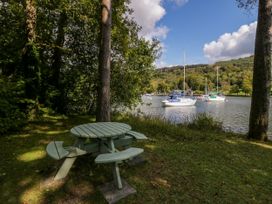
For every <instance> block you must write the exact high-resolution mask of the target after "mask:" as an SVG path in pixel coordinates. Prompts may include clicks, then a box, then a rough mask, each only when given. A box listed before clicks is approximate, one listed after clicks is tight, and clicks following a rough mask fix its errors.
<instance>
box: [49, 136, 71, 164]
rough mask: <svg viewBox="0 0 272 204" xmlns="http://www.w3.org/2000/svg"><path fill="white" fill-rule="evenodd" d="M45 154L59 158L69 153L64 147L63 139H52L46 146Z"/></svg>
mask: <svg viewBox="0 0 272 204" xmlns="http://www.w3.org/2000/svg"><path fill="white" fill-rule="evenodd" d="M46 152H47V154H48V155H49V156H50V157H52V158H53V159H56V160H60V159H62V158H64V157H66V156H68V155H69V153H70V152H69V151H67V150H66V149H64V147H63V141H52V142H50V143H49V144H48V145H47V147H46Z"/></svg>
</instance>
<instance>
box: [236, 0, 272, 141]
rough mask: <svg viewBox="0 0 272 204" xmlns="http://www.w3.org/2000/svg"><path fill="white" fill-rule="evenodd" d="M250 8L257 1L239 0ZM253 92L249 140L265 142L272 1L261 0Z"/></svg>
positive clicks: (271, 49)
mask: <svg viewBox="0 0 272 204" xmlns="http://www.w3.org/2000/svg"><path fill="white" fill-rule="evenodd" d="M238 2H239V3H240V4H239V5H240V6H243V7H247V8H250V7H252V6H254V4H255V3H257V0H238ZM254 55H255V57H254V67H253V92H252V101H251V110H250V119H249V132H248V138H251V139H257V140H262V141H265V140H267V130H268V122H269V106H270V91H271V68H272V0H259V8H258V25H257V31H256V40H255V54H254Z"/></svg>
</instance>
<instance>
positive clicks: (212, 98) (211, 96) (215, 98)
mask: <svg viewBox="0 0 272 204" xmlns="http://www.w3.org/2000/svg"><path fill="white" fill-rule="evenodd" d="M216 70H217V73H216V76H217V77H216V93H209V95H208V97H207V100H206V101H222V102H224V101H225V100H226V97H225V96H224V95H223V94H221V93H219V92H218V67H217V69H216Z"/></svg>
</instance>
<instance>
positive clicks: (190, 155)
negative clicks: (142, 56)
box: [0, 116, 272, 204]
mask: <svg viewBox="0 0 272 204" xmlns="http://www.w3.org/2000/svg"><path fill="white" fill-rule="evenodd" d="M92 120H93V119H92V118H89V117H87V116H86V117H71V118H57V119H56V118H47V119H46V120H44V121H39V122H34V123H31V124H29V126H28V127H27V128H26V129H25V130H24V131H23V132H21V133H18V134H14V135H9V136H5V137H2V138H0V142H1V147H2V148H1V149H0V154H1V156H2V157H1V160H0V166H1V167H0V184H1V185H0V195H1V197H0V203H35V204H36V203H105V201H104V198H103V197H102V195H101V194H100V192H98V190H97V189H98V188H97V187H98V186H99V185H102V184H104V183H106V182H109V181H111V180H112V172H111V167H110V166H109V165H95V164H94V163H93V160H94V159H93V158H92V157H90V156H82V157H80V159H77V160H76V162H75V164H74V166H73V168H72V169H71V171H70V172H69V175H68V177H67V178H66V179H64V180H62V181H59V182H52V178H53V176H54V175H55V173H56V171H57V169H58V168H59V166H60V165H61V163H62V161H55V160H53V159H51V158H49V157H48V156H47V155H46V153H45V147H46V145H47V144H48V143H49V142H50V141H52V140H62V141H64V142H65V144H67V145H69V144H72V143H73V142H74V138H73V137H71V136H70V135H69V129H70V128H72V127H73V126H75V125H78V124H82V123H87V122H90V121H92ZM119 120H120V121H122V122H126V123H129V124H131V126H132V127H133V129H134V130H136V131H139V132H143V133H145V134H146V135H147V136H148V137H149V140H148V141H145V142H138V144H137V145H138V146H140V147H143V148H144V149H145V157H146V158H147V160H148V162H147V163H146V164H144V165H140V166H137V168H136V167H129V166H128V165H126V164H123V165H122V166H121V175H122V177H123V178H125V179H126V180H127V181H128V182H129V183H130V184H131V185H132V186H133V187H135V189H136V190H137V194H135V195H132V196H129V197H128V198H126V199H124V200H122V201H121V202H120V203H192V202H211V203H213V202H221V203H222V202H223V203H224V202H226V203H232V202H250V203H251V202H261V203H263V202H265V203H269V202H272V198H271V192H272V184H271V183H272V182H271V180H272V166H271V163H272V157H271V155H272V146H271V143H260V142H253V141H246V140H244V139H243V138H242V137H241V136H238V135H234V134H229V133H218V132H204V131H194V130H191V129H186V128H181V127H178V126H174V125H170V124H167V123H161V122H158V121H148V120H147V121H141V120H138V119H135V118H134V119H133V118H131V119H119Z"/></svg>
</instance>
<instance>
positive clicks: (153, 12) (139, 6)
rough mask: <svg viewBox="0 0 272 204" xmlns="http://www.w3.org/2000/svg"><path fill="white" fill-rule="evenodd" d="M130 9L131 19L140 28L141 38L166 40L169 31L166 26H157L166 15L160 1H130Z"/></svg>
mask: <svg viewBox="0 0 272 204" xmlns="http://www.w3.org/2000/svg"><path fill="white" fill-rule="evenodd" d="M130 8H132V9H133V10H134V12H133V14H132V16H133V18H134V19H135V21H136V22H137V23H138V24H139V25H140V26H141V27H142V30H141V32H140V35H141V36H144V37H145V38H146V39H152V38H153V37H155V38H166V36H167V33H168V31H169V29H168V28H167V27H166V26H157V23H158V22H159V21H160V20H161V19H162V18H163V16H164V15H165V14H166V11H165V9H164V8H163V6H162V0H131V3H130Z"/></svg>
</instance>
